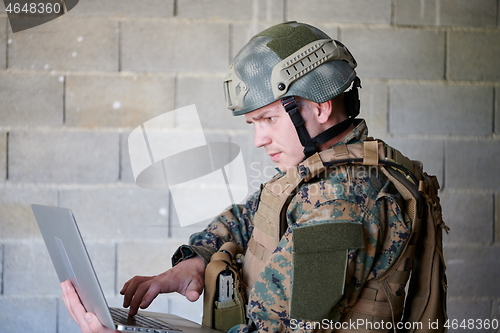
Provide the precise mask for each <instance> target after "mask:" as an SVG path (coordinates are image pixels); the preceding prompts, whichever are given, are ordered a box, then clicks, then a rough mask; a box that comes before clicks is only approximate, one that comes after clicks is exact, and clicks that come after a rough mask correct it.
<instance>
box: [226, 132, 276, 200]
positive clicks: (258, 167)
mask: <svg viewBox="0 0 500 333" xmlns="http://www.w3.org/2000/svg"><path fill="white" fill-rule="evenodd" d="M231 142H233V143H236V144H237V145H238V146H239V147H240V148H241V151H242V152H243V159H244V160H245V166H246V172H247V178H248V186H249V193H253V192H255V191H256V190H258V189H259V188H260V184H262V183H264V182H266V181H268V180H269V179H271V178H272V177H273V176H274V175H275V174H276V172H277V171H276V169H275V168H276V164H275V163H274V162H273V161H271V159H270V158H269V156H268V155H267V154H266V152H265V150H264V149H263V148H261V149H258V148H256V147H255V146H254V144H253V127H250V128H249V132H248V133H238V134H234V135H232V136H231Z"/></svg>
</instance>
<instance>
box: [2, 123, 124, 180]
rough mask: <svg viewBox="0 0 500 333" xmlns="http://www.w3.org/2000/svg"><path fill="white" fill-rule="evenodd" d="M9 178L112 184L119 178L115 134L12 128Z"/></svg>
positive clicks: (116, 138) (116, 136)
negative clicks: (14, 129) (13, 129)
mask: <svg viewBox="0 0 500 333" xmlns="http://www.w3.org/2000/svg"><path fill="white" fill-rule="evenodd" d="M9 152H10V153H9V179H10V180H12V181H14V182H20V181H27V182H30V181H37V182H63V183H64V182H76V183H110V182H115V181H117V180H118V173H119V166H118V163H119V156H118V152H119V142H118V134H115V133H92V132H67V131H61V132H60V131H52V132H50V131H35V130H33V131H30V132H27V131H13V132H10V134H9Z"/></svg>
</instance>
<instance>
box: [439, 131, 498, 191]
mask: <svg viewBox="0 0 500 333" xmlns="http://www.w3.org/2000/svg"><path fill="white" fill-rule="evenodd" d="M445 156H446V157H445V158H446V159H445V184H446V185H445V186H446V188H457V189H458V188H461V189H468V188H471V189H483V190H487V189H491V190H497V189H498V188H499V187H500V175H499V174H498V171H497V170H498V164H499V163H500V142H499V141H498V140H459V141H449V142H447V144H446V153H445Z"/></svg>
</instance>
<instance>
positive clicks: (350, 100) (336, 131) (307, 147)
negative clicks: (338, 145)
mask: <svg viewBox="0 0 500 333" xmlns="http://www.w3.org/2000/svg"><path fill="white" fill-rule="evenodd" d="M358 87H361V81H360V79H359V78H358V77H356V78H355V79H354V83H353V86H352V89H351V90H349V91H347V92H345V93H344V104H345V110H346V113H347V115H348V118H347V119H346V120H344V121H341V122H340V123H338V124H336V125H333V126H332V127H330V128H328V129H327V130H325V131H323V132H321V133H319V134H318V135H316V136H315V137H314V138H311V136H310V135H309V132H308V131H307V128H306V124H305V121H304V118H302V116H301V115H300V112H299V105H298V103H297V101H296V100H295V97H294V96H289V97H284V98H282V99H281V104H282V105H283V107H284V108H285V111H286V112H287V113H288V115H289V116H290V119H291V120H292V123H293V125H294V126H295V129H296V130H297V135H298V136H299V140H300V143H301V144H302V146H303V147H304V156H305V158H308V157H310V156H312V155H313V154H314V153H316V152H317V151H318V148H319V146H321V145H322V144H324V143H326V142H328V141H330V140H331V139H333V138H335V137H337V136H338V135H340V134H342V133H343V132H344V131H345V130H346V129H347V128H349V126H350V125H351V124H352V123H353V120H354V118H355V117H356V116H357V115H358V114H359V109H360V102H359V94H358Z"/></svg>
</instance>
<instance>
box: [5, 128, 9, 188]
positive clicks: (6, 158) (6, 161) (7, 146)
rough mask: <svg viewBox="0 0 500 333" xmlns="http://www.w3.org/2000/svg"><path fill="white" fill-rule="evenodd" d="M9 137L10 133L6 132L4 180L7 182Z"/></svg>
mask: <svg viewBox="0 0 500 333" xmlns="http://www.w3.org/2000/svg"><path fill="white" fill-rule="evenodd" d="M9 137H10V132H7V134H6V137H5V180H9Z"/></svg>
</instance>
